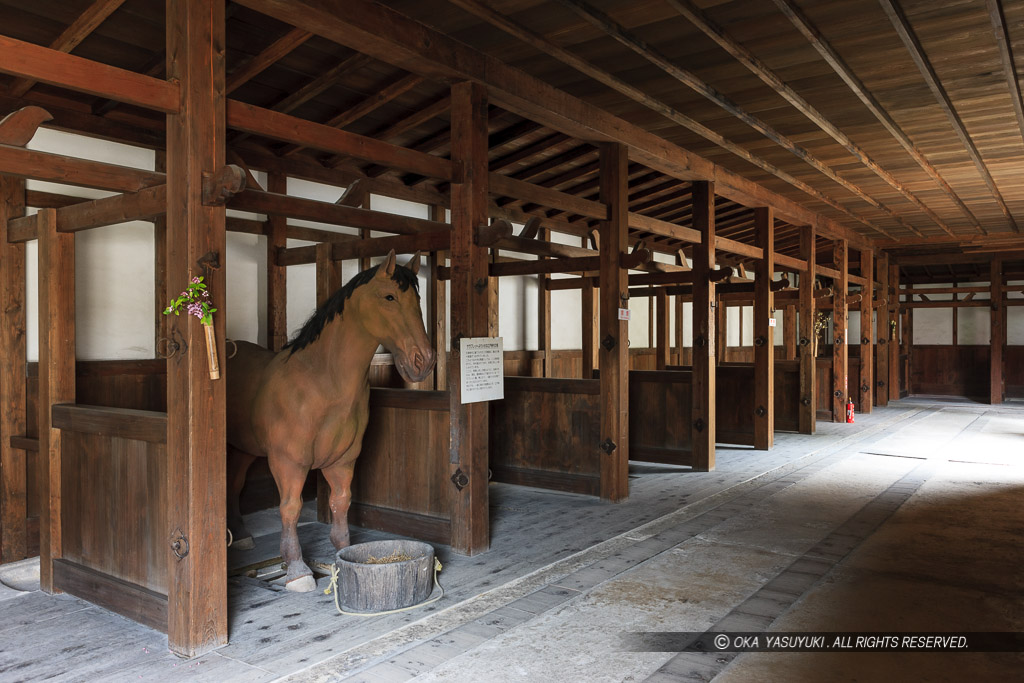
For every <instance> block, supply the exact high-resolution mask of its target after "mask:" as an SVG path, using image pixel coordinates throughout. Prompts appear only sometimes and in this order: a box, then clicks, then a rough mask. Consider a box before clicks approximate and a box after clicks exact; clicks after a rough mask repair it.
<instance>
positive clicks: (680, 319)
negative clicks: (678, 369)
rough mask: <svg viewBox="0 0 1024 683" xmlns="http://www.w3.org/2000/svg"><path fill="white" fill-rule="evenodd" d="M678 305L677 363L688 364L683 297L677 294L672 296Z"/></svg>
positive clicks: (676, 305)
mask: <svg viewBox="0 0 1024 683" xmlns="http://www.w3.org/2000/svg"><path fill="white" fill-rule="evenodd" d="M672 300H673V301H674V302H675V307H676V321H675V322H676V325H675V327H676V361H675V362H676V365H686V362H685V359H684V358H683V333H684V332H685V330H684V327H683V325H684V321H683V297H682V296H680V295H678V294H676V295H674V296H673V297H672Z"/></svg>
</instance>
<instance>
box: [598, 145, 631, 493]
mask: <svg viewBox="0 0 1024 683" xmlns="http://www.w3.org/2000/svg"><path fill="white" fill-rule="evenodd" d="M600 150H601V158H600V197H601V202H603V203H604V204H605V205H606V206H607V207H608V219H607V220H604V221H601V222H600V235H601V237H600V243H601V256H600V259H601V277H600V282H601V304H600V306H601V341H600V345H601V350H600V352H599V353H600V367H601V432H600V437H601V443H600V444H594V446H595V448H597V449H598V450H597V453H598V457H599V458H600V461H601V498H602V500H611V501H617V500H624V499H625V498H626V497H627V496H628V495H629V324H628V322H627V321H625V320H619V315H618V313H619V309H620V308H627V307H628V306H629V272H628V271H627V270H625V269H623V268H621V267H620V266H619V259H620V256H621V254H623V253H625V252H626V251H627V249H628V248H629V243H628V241H627V240H628V236H629V214H628V212H629V199H628V181H629V172H628V170H627V166H628V161H629V160H628V154H627V151H626V147H625V145H621V144H617V143H602V144H601V146H600Z"/></svg>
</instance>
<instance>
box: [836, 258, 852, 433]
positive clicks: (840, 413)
mask: <svg viewBox="0 0 1024 683" xmlns="http://www.w3.org/2000/svg"><path fill="white" fill-rule="evenodd" d="M832 264H833V265H834V266H835V270H836V271H838V273H839V277H837V278H836V279H835V284H834V285H833V289H834V290H835V292H834V294H833V297H832V302H833V303H832V306H833V308H832V330H833V335H832V336H833V339H832V421H833V422H846V399H847V398H848V397H849V395H850V387H849V376H848V374H847V365H848V363H847V360H848V355H847V354H848V348H847V344H848V343H849V340H848V337H849V330H848V328H847V323H848V320H849V318H848V315H847V302H846V298H847V292H849V290H850V283H849V280H848V277H849V269H848V258H847V246H846V242H845V241H844V240H836V241H835V247H834V248H833V250H832Z"/></svg>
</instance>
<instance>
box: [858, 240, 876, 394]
mask: <svg viewBox="0 0 1024 683" xmlns="http://www.w3.org/2000/svg"><path fill="white" fill-rule="evenodd" d="M860 276H861V277H862V278H865V279H866V280H867V281H868V283H867V284H866V285H865V286H864V288H863V289H862V290H861V291H862V294H861V298H860V387H858V389H857V391H858V392H859V393H860V412H862V413H870V412H871V409H872V406H873V404H874V402H875V342H874V336H875V333H874V329H873V327H874V321H873V318H872V315H873V314H874V312H875V255H874V254H873V253H871V251H870V250H868V249H861V251H860Z"/></svg>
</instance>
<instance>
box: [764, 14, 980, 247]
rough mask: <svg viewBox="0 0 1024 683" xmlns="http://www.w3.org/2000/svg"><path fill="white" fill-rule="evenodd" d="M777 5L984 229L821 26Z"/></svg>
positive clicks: (903, 144)
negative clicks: (837, 49)
mask: <svg viewBox="0 0 1024 683" xmlns="http://www.w3.org/2000/svg"><path fill="white" fill-rule="evenodd" d="M774 1H775V5H776V6H777V7H778V8H779V11H781V12H782V13H783V14H784V15H785V16H786V18H787V19H789V20H790V22H792V24H793V26H795V27H796V29H797V30H798V31H800V33H802V34H803V35H804V37H805V38H806V39H807V40H808V42H810V44H811V46H812V47H814V49H815V50H817V51H818V54H819V55H820V56H821V58H822V59H824V60H825V62H826V63H827V64H828V65H829V66H830V67H832V69H833V71H835V72H836V75H838V76H839V77H840V78H841V79H843V82H844V83H846V85H847V87H848V88H849V89H850V90H851V91H852V92H853V94H854V95H856V96H857V98H858V99H859V100H860V101H861V103H862V104H864V106H865V107H867V109H868V111H870V112H871V113H872V114H873V115H874V116H875V118H876V119H878V122H879V123H881V124H882V126H884V127H885V129H886V130H887V131H889V134H890V135H892V137H893V138H895V139H896V141H897V142H899V143H900V146H901V147H903V149H904V150H906V152H907V154H909V155H910V157H911V158H912V159H913V160H914V161H916V162H917V164H918V165H919V166H920V167H921V168H922V169H923V170H924V171H925V173H927V174H928V175H929V176H930V177H931V178H932V180H934V181H935V182H936V184H938V186H939V187H940V188H941V189H942V191H943V192H944V193H945V194H946V196H947V197H949V198H950V199H951V200H952V201H953V202H954V203H955V204H956V205H957V207H959V208H960V211H961V212H962V213H963V214H964V216H965V217H966V218H967V220H968V221H970V223H971V225H973V226H974V228H975V229H976V230H978V231H979V232H980V231H981V224H980V223H979V222H978V219H977V217H976V216H975V215H974V214H973V213H972V212H971V210H970V209H969V208H967V204H965V203H964V201H963V199H961V198H960V196H959V195H958V194H957V193H956V192H955V191H954V190H953V188H952V187H951V186H950V185H949V183H948V182H946V180H945V179H944V178H943V177H942V176H941V175H940V174H939V171H938V169H936V168H935V166H933V165H932V163H931V162H930V161H928V159H927V158H926V157H925V156H924V154H922V153H921V151H920V150H919V149H918V148H917V146H916V145H915V144H914V142H913V141H912V140H911V139H910V137H909V136H908V135H907V134H906V133H905V132H904V131H903V129H902V128H901V127H900V125H899V124H898V123H896V121H895V120H894V119H893V118H892V116H890V114H889V112H888V111H886V109H885V108H884V107H883V106H882V104H881V103H880V102H879V101H878V100H877V99H875V96H874V95H872V94H871V92H870V91H868V89H867V87H866V86H865V85H864V83H863V82H862V81H861V80H860V79H859V78H858V77H857V75H856V74H854V72H853V69H851V68H850V67H849V65H847V63H846V62H845V61H844V60H843V58H842V57H840V56H839V53H837V52H836V51H835V49H834V48H833V47H832V45H831V44H830V43H829V42H828V40H826V39H825V37H824V36H823V35H822V34H821V32H820V31H818V29H817V28H816V27H815V26H814V25H813V24H811V22H810V21H809V20H808V19H807V17H806V16H805V15H804V14H803V13H802V12H801V11H800V9H798V8H797V6H796V5H795V4H794V3H793V1H792V0H774ZM932 237H933V236H931V235H929V236H928V237H927V238H921V239H931V238H932Z"/></svg>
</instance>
